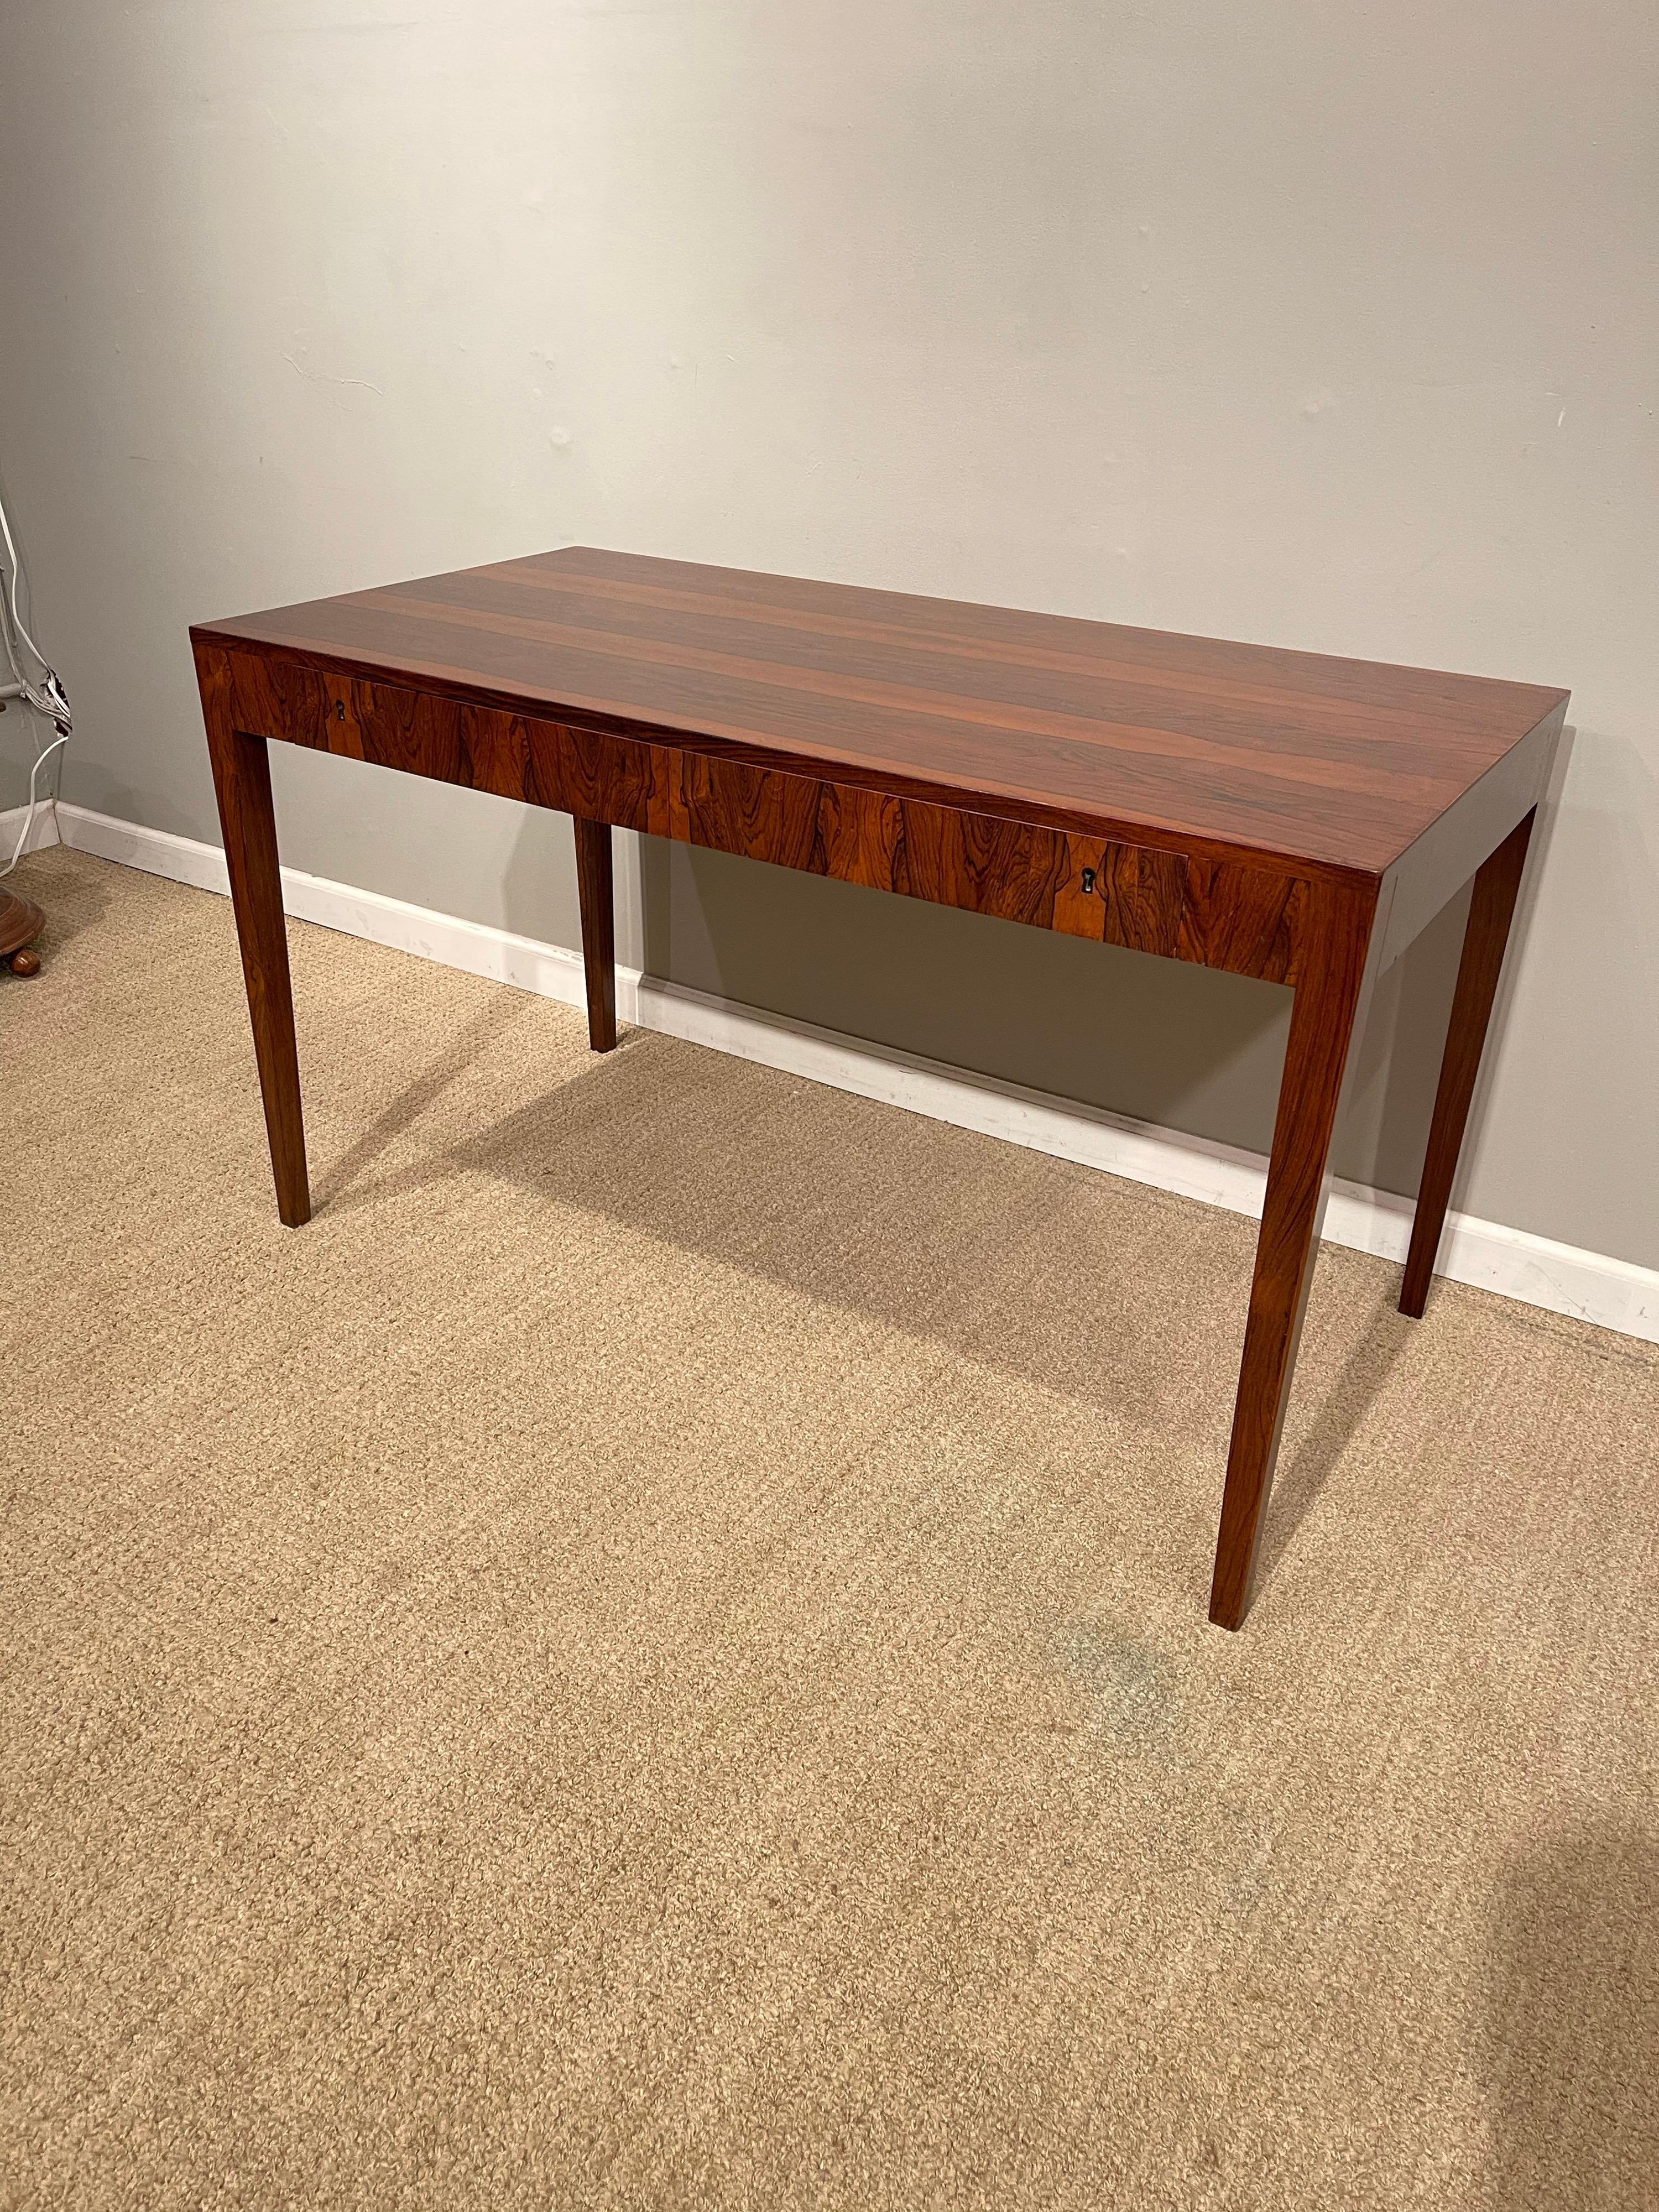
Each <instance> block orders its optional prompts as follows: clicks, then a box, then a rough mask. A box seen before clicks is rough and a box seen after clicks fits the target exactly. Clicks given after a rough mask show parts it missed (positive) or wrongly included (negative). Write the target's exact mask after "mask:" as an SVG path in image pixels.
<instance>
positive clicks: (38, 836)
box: [0, 799, 58, 868]
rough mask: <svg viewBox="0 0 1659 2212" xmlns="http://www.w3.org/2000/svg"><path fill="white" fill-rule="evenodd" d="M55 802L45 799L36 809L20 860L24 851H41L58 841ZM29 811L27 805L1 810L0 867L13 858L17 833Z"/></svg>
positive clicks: (19, 856) (19, 855)
mask: <svg viewBox="0 0 1659 2212" xmlns="http://www.w3.org/2000/svg"><path fill="white" fill-rule="evenodd" d="M54 803H55V802H54V801H52V799H42V800H41V802H40V805H39V807H38V808H37V809H36V810H35V816H34V819H33V822H32V823H30V824H29V834H28V836H27V838H26V839H25V840H24V842H23V847H22V851H21V852H20V853H19V854H18V856H17V857H18V858H19V860H21V858H22V856H23V854H24V853H39V852H40V851H42V850H44V848H46V846H48V845H55V844H57V843H58V824H57V822H56V820H55V819H54V818H53V815H52V807H53V805H54ZM27 812H28V809H27V806H8V807H6V808H5V809H4V810H3V811H0V868H3V867H4V866H5V865H6V863H7V862H8V861H9V860H10V858H11V848H12V847H13V846H14V845H15V843H16V842H17V833H18V831H19V830H20V829H21V828H22V826H23V817H24V816H25V815H26V814H27Z"/></svg>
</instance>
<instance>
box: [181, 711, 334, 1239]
mask: <svg viewBox="0 0 1659 2212" xmlns="http://www.w3.org/2000/svg"><path fill="white" fill-rule="evenodd" d="M202 708H203V714H204V719H205V720H206V723H207V733H208V753H209V757H210V759H211V761H212V763H213V787H214V791H215V793H216V796H217V798H218V801H219V823H220V827H221V828H222V830H223V832H224V839H225V863H226V866H227V867H228V870H229V873H230V896H231V900H232V902H233V904H234V908H235V910H236V932H237V935H238V937H239V938H240V940H241V947H242V974H243V976H244V978H245V980H246V984H247V1004H248V1012H249V1015H250V1016H251V1018H252V1024H253V1056H254V1059H255V1060H256V1061H257V1062H258V1069H259V1091H260V1096H261V1097H262V1098H263V1099H264V1109H265V1133H266V1135H267V1136H268V1138H269V1139H270V1167H271V1174H272V1176H274V1178H275V1180H276V1212H277V1214H278V1216H279V1218H281V1220H282V1221H283V1224H284V1225H285V1226H286V1227H288V1228H289V1229H299V1228H301V1227H303V1225H305V1224H306V1223H307V1221H309V1220H310V1218H311V1186H310V1182H309V1179H308V1177H307V1173H306V1133H305V1120H304V1116H303V1115H302V1114H301V1109H300V1056H299V1049H298V1046H297V1044H296V1042H295V1031H294V991H293V986H292V984H291V982H290V981H289V967H288V925H287V922H286V921H285V919H284V916H283V878H282V870H281V867H280V865H279V863H278V861H277V858H276V814H275V811H274V809H273V807H272V805H271V798H270V757H269V756H268V754H267V751H266V749H265V740H264V738H263V737H259V736H251V735H249V733H248V732H246V731H243V730H239V729H237V728H236V727H235V726H234V724H233V722H232V720H231V718H230V715H229V712H228V700H227V697H226V695H225V691H224V688H223V686H222V684H216V683H215V682H214V681H213V675H212V671H205V672H204V675H203V681H202Z"/></svg>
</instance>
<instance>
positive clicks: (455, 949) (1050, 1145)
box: [0, 805, 1659, 1343]
mask: <svg viewBox="0 0 1659 2212" xmlns="http://www.w3.org/2000/svg"><path fill="white" fill-rule="evenodd" d="M48 818H49V817H48ZM17 819H18V820H19V821H21V815H20V816H19V817H17ZM0 820H3V817H0ZM39 827H40V825H37V829H38V828H39ZM58 832H59V834H60V835H61V836H62V838H63V841H64V843H65V844H68V845H72V846H74V847H76V848H78V849H79V850H81V851H82V852H87V853H96V854H100V855H101V856H102V857H103V858H104V859H105V860H119V861H121V862H123V863H124V864H125V866H128V867H134V868H143V869H145V870H147V871H148V872H149V873H150V874H152V875H160V876H169V877H171V878H173V880H174V881H175V882H177V883H185V884H194V885H195V886H196V887H197V889H198V890H211V891H219V892H221V893H225V892H228V888H229V886H228V881H227V878H226V874H225V856H224V854H223V853H222V851H221V849H220V848H219V847H218V846H216V845H204V844H200V843H198V842H197V841H196V840H195V839H194V838H191V837H179V836H173V834H171V833H170V832H169V831H167V830H162V829H144V828H143V827H142V826H141V825H140V824H138V823H132V822H120V821H117V820H115V819H114V818H112V817H111V816H109V815H106V814H94V813H93V812H92V811H90V810H89V809H88V808H86V807H82V806H68V805H59V807H58ZM12 835H13V836H15V835H16V828H15V826H14V828H13V831H12ZM40 842H48V843H49V842H52V839H51V837H50V836H47V837H46V838H45V839H43V840H41V841H40ZM283 891H284V896H285V900H286V903H287V907H288V910H289V913H290V914H292V915H298V916H300V917H301V919H302V920H304V921H314V922H320V923H321V924H322V925H323V926H324V927H325V928H329V929H337V930H343V931H344V932H345V933H347V934H348V935H349V936H353V937H362V938H367V939H369V940H370V941H371V942H373V943H374V944H376V945H391V946H392V947H394V948H395V949H396V950H397V951H401V952H414V953H418V954H419V955H420V957H422V959H426V960H436V961H439V962H441V963H442V964H443V965H444V966H446V967H449V968H460V969H465V971H466V972H467V973H468V974H469V975H484V976H488V977H489V978H490V979H491V980H492V981H496V982H501V983H512V984H514V985H516V986H517V987H518V988H519V989H520V990H524V991H532V992H535V993H536V994H538V995H539V996H540V997H542V998H547V999H558V1000H562V1001H563V1002H564V1003H565V1004H566V1005H567V1006H581V1005H582V1004H583V1003H584V1001H585V999H586V990H585V987H584V985H583V981H582V963H581V956H580V953H577V952H574V951H569V950H568V949H567V948H566V947H564V946H562V945H543V944H540V943H538V942H537V940H536V939H533V938H528V937H515V936H514V935H513V933H511V932H510V931H508V930H505V929H493V928H489V927H485V926H483V924H481V923H478V922H474V921H459V920H458V919H457V918H456V917H455V916H454V915H446V914H434V913H432V912H431V911H430V910H429V909H428V908H425V907H418V906H410V905H407V904H406V903H405V902H404V901H403V900H402V899H394V898H386V897H384V896H382V895H381V894H380V892H378V891H362V890H353V889H351V887H350V886H349V884H335V883H330V882H329V881H328V880H327V879H326V878H324V877H321V876H308V875H305V874H302V873H301V871H300V870H299V869H297V868H284V869H283ZM617 1013H618V1014H619V1016H620V1017H621V1018H622V1019H623V1021H626V1022H631V1023H633V1024H635V1026H637V1027H639V1028H641V1029H649V1030H660V1031H661V1032H663V1033H664V1034H665V1036H675V1037H683V1038H684V1039H685V1040H686V1041H687V1042H689V1043H692V1044H700V1045H708V1046H709V1047H711V1048H713V1049H714V1050H715V1051H717V1052H727V1053H732V1054H735V1055H736V1056H737V1057H738V1059H740V1060H757V1061H758V1062H760V1063H761V1064H762V1065H763V1066H767V1067H776V1068H781V1069H784V1070H786V1071H787V1073H790V1074H793V1075H801V1076H805V1077H807V1078H808V1079H810V1080H811V1081H813V1082H815V1083H826V1084H829V1085H832V1086H833V1087H834V1088H835V1089H836V1090H838V1091H854V1092H856V1093H857V1094H858V1096H859V1097H862V1098H875V1099H880V1100H882V1101H883V1102H884V1103H886V1104H888V1105H890V1106H900V1107H903V1108H904V1109H906V1110H907V1111H908V1112H909V1113H913V1114H925V1115H929V1116H930V1117H931V1118H932V1119H933V1120H934V1121H949V1122H951V1123H953V1124H954V1125H955V1126H956V1127H957V1128H962V1129H975V1130H978V1131H979V1132H981V1134H983V1135H986V1136H990V1137H1000V1138H1002V1139H1005V1140H1006V1142H1008V1143H1010V1144H1015V1145H1026V1146H1030V1148H1031V1149H1032V1150H1033V1151H1035V1152H1048V1153H1052V1154H1053V1155H1054V1157H1055V1158H1059V1159H1065V1160H1075V1161H1078V1162H1079V1163H1080V1164H1082V1165H1083V1166H1085V1167H1091V1168H1100V1169H1103V1170H1105V1171H1106V1172H1107V1173H1108V1174H1109V1175H1117V1176H1126V1177H1127V1179H1128V1180H1129V1181H1130V1182H1144V1183H1151V1184H1153V1185H1155V1186H1156V1187H1157V1188H1158V1189H1160V1190H1170V1191H1178V1192H1180V1193H1181V1194H1182V1195H1183V1196H1185V1197H1188V1198H1196V1199H1201V1200H1204V1201H1205V1202H1206V1204H1208V1205H1211V1206H1225V1207H1226V1208H1227V1209H1228V1210H1229V1211H1230V1212H1234V1213H1247V1214H1253V1215H1256V1216H1258V1217H1259V1216H1260V1214H1261V1200H1262V1193H1263V1189H1264V1188H1265V1185H1266V1182H1267V1162H1266V1160H1265V1159H1264V1158H1262V1157H1261V1154H1259V1153H1256V1152H1239V1151H1237V1150H1235V1149H1234V1148H1233V1147H1232V1146H1227V1145H1221V1144H1215V1143H1212V1142H1210V1141H1208V1140H1207V1139H1202V1138H1198V1137H1188V1136H1183V1135H1182V1134H1181V1133H1179V1132H1178V1131H1176V1130H1173V1129H1164V1128H1159V1127H1156V1126H1155V1125H1153V1124H1152V1123H1149V1122H1144V1121H1130V1120H1128V1119H1127V1117H1125V1116H1123V1115H1116V1114H1107V1113H1103V1112H1102V1111H1100V1110H1099V1109H1097V1108H1093V1107H1089V1106H1080V1105H1076V1104H1073V1103H1071V1102H1070V1101H1066V1100H1061V1099H1057V1098H1054V1097H1051V1096H1050V1095H1049V1094H1048V1093H1047V1092H1043V1091H1028V1090H1025V1089H1024V1088H1022V1087H1021V1086H1020V1085H1018V1084H1013V1083H1003V1082H997V1081H994V1080H993V1079H990V1078H989V1077H986V1076H981V1075H974V1074H969V1073H965V1072H964V1071H963V1070H962V1069H960V1068H955V1067H948V1066H943V1065H941V1064H940V1063H939V1061H937V1060H924V1059H922V1058H921V1057H920V1056H919V1055H918V1054H913V1053H906V1052H898V1051H895V1050H893V1049H891V1048H889V1047H887V1046H884V1045H875V1044H869V1043H866V1042H863V1041H862V1040H861V1039H858V1038H854V1037H849V1036H842V1035H841V1034H839V1033H838V1032H836V1031H835V1030H822V1029H817V1028H815V1027H814V1026H813V1025H812V1024H811V1023H808V1022H797V1021H792V1020H789V1019H787V1018H785V1017H783V1016H781V1015H777V1014H769V1013H761V1012H757V1011H756V1010H754V1009H753V1008H751V1007H747V1006H733V1005H732V1004H731V1003H730V1001H728V1000H721V999H715V998H711V997H709V996H708V995H707V994H705V993H703V992H701V991H692V990H688V989H687V988H685V987H684V986H683V985H680V984H677V983H665V982H661V981H658V980H657V978H655V977H654V976H648V975H641V973H640V971H639V970H638V969H635V968H622V967H619V968H618V969H617ZM1411 1220H1412V1207H1411V1205H1410V1203H1409V1202H1408V1201H1407V1200H1405V1199H1402V1198H1396V1197H1395V1196H1394V1195H1393V1194H1392V1193H1390V1192H1387V1191H1376V1190H1368V1189H1366V1188H1364V1187H1363V1186H1362V1185H1360V1184H1358V1183H1349V1182H1338V1183H1337V1184H1336V1185H1335V1186H1334V1189H1333V1191H1332V1194H1331V1200H1330V1204H1329V1206H1328V1209H1327V1211H1326V1216H1325V1232H1324V1233H1325V1237H1326V1238H1327V1240H1328V1242H1330V1243H1336V1244H1346V1245H1348V1246H1350V1247H1351V1248H1352V1249H1354V1250H1356V1251H1359V1252H1370V1253H1374V1254H1375V1255H1377V1256H1378V1257H1379V1258H1381V1259H1385V1260H1393V1261H1403V1259H1404V1258H1405V1256H1406V1247H1407V1243H1408V1241H1409V1238H1410V1234H1411ZM1437 1272H1438V1273H1441V1274H1443V1275H1447V1276H1449V1277H1450V1278H1451V1279H1453V1280H1454V1281H1455V1282H1461V1283H1473V1284H1475V1285H1478V1286H1479V1287H1480V1288H1481V1289H1482V1290H1488V1291H1498V1292H1499V1293H1500V1294H1501V1295H1502V1296H1504V1297H1510V1298H1517V1299H1520V1300H1521V1301H1522V1303H1523V1304H1528V1305H1534V1306H1542V1307H1544V1308H1545V1309H1546V1310H1548V1311H1549V1312H1552V1313H1564V1314H1572V1315H1575V1316H1577V1317H1578V1318H1579V1319H1580V1320H1583V1321H1589V1322H1595V1323H1597V1324H1598V1325H1599V1326H1600V1327H1601V1328H1611V1329H1616V1330H1618V1331H1619V1332H1620V1334H1623V1335H1626V1336H1634V1337H1640V1338H1642V1339H1643V1340H1645V1341H1646V1342H1648V1343H1659V1269H1655V1268H1651V1267H1636V1266H1634V1265H1632V1263H1631V1262H1630V1261H1626V1260H1615V1259H1611V1258H1609V1257H1607V1255H1604V1254H1602V1253H1599V1252H1585V1251H1581V1250H1579V1249H1577V1247H1576V1246H1574V1245H1571V1244H1557V1243H1553V1242H1552V1241H1551V1240H1550V1239H1549V1238H1548V1237H1534V1236H1532V1235H1530V1234H1529V1233H1528V1231H1525V1230H1522V1229H1508V1228H1505V1227H1504V1225H1503V1224H1502V1223H1501V1222H1496V1221H1482V1220H1480V1219H1478V1218H1476V1217H1474V1215H1471V1214H1466V1213H1453V1214H1449V1216H1448V1217H1447V1225H1446V1235H1445V1237H1444V1238H1443V1241H1442V1244H1441V1251H1440V1260H1439V1266H1438V1269H1437Z"/></svg>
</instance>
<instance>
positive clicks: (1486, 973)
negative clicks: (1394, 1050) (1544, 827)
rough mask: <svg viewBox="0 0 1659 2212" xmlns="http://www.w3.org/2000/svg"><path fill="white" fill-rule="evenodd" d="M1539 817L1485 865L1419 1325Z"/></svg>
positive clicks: (1407, 1285) (1410, 1295)
mask: <svg viewBox="0 0 1659 2212" xmlns="http://www.w3.org/2000/svg"><path fill="white" fill-rule="evenodd" d="M1533 818H1534V817H1533V816H1532V815H1531V814H1528V816H1527V817H1526V819H1525V820H1524V821H1522V822H1520V823H1516V827H1515V828H1514V829H1511V830H1510V834H1509V836H1507V837H1506V838H1505V839H1504V842H1503V843H1502V844H1501V845H1500V846H1499V847H1498V849H1497V851H1496V852H1494V853H1489V854H1487V856H1486V859H1485V860H1483V861H1482V862H1481V864H1480V870H1479V872H1477V874H1476V876H1475V878H1474V897H1473V898H1472V899H1471V900H1470V902H1469V919H1468V927H1466V928H1465V930H1464V932H1463V957H1462V960H1461V961H1460V963H1458V969H1457V989H1456V992H1455V995H1454V996H1453V999H1452V1010H1451V1022H1450V1024H1449V1028H1448V1029H1447V1031H1446V1055H1445V1058H1444V1059H1443V1060H1442V1061H1441V1063H1440V1088H1439V1089H1438V1091H1437V1092H1436V1093H1435V1100H1434V1119H1433V1121H1431V1123H1430V1125H1429V1149H1428V1153H1427V1156H1426V1157H1425V1160H1424V1162H1423V1181H1422V1183H1421V1185H1420V1187H1419V1190H1418V1194H1417V1217H1416V1218H1415V1220H1413V1223H1412V1242H1411V1249H1410V1251H1409V1252H1407V1255H1406V1273H1405V1279H1404V1280H1403V1282H1402V1283H1401V1286H1400V1310H1401V1313H1403V1314H1409V1315H1411V1316H1412V1318H1413V1320H1416V1319H1419V1317H1420V1316H1421V1315H1422V1311H1423V1306H1424V1302H1425V1299H1426V1298H1427V1297H1428V1295H1429V1280H1430V1278H1431V1276H1432V1274H1433V1273H1434V1262H1435V1256H1436V1255H1437V1253H1438V1251H1439V1249H1440V1232H1441V1231H1442V1230H1443V1228H1444V1227H1445V1225H1446V1206H1447V1202H1448V1200H1449V1199H1450V1197H1451V1187H1452V1177H1453V1176H1454V1175H1455V1173H1456V1172H1457V1156H1458V1154H1459V1152H1461V1151H1462V1147H1463V1131H1464V1128H1465V1127H1466V1125H1467V1123H1468V1118H1469V1102H1470V1100H1471V1099H1472V1098H1473V1097H1474V1079H1475V1077H1476V1076H1477V1075H1478V1074H1479V1073H1480V1054H1481V1051H1482V1048H1484V1046H1485V1044H1486V1024H1487V1023H1488V1022H1489V1021H1490V1020H1491V1019H1492V1001H1493V1000H1494V999H1496V997H1497V995H1498V975H1499V972H1500V971H1501V969H1502V968H1503V965H1504V947H1505V946H1506V945H1508V943H1509V941H1510V921H1512V920H1513V919H1514V915H1515V899H1516V892H1517V891H1518V890H1520V888H1521V871H1522V868H1523V867H1525V866H1526V864H1527V845H1528V841H1529V840H1530V838H1531V836H1532V825H1533Z"/></svg>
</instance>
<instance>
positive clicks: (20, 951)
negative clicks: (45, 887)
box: [0, 885, 46, 975]
mask: <svg viewBox="0 0 1659 2212" xmlns="http://www.w3.org/2000/svg"><path fill="white" fill-rule="evenodd" d="M45 927H46V915H44V914H43V913H42V912H41V910H40V908H39V907H38V906H36V904H35V903H34V901H33V899H26V898H22V897H21V896H19V895H18V893H17V892H15V891H9V890H6V889H5V888H4V887H3V885H0V960H3V961H4V962H5V963H6V965H7V966H8V967H9V969H11V972H12V974H13V975H39V974H40V954H39V953H38V952H36V951H33V949H32V947H31V945H30V939H33V938H36V937H39V935H40V932H41V931H42V930H43V929H44V928H45Z"/></svg>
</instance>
